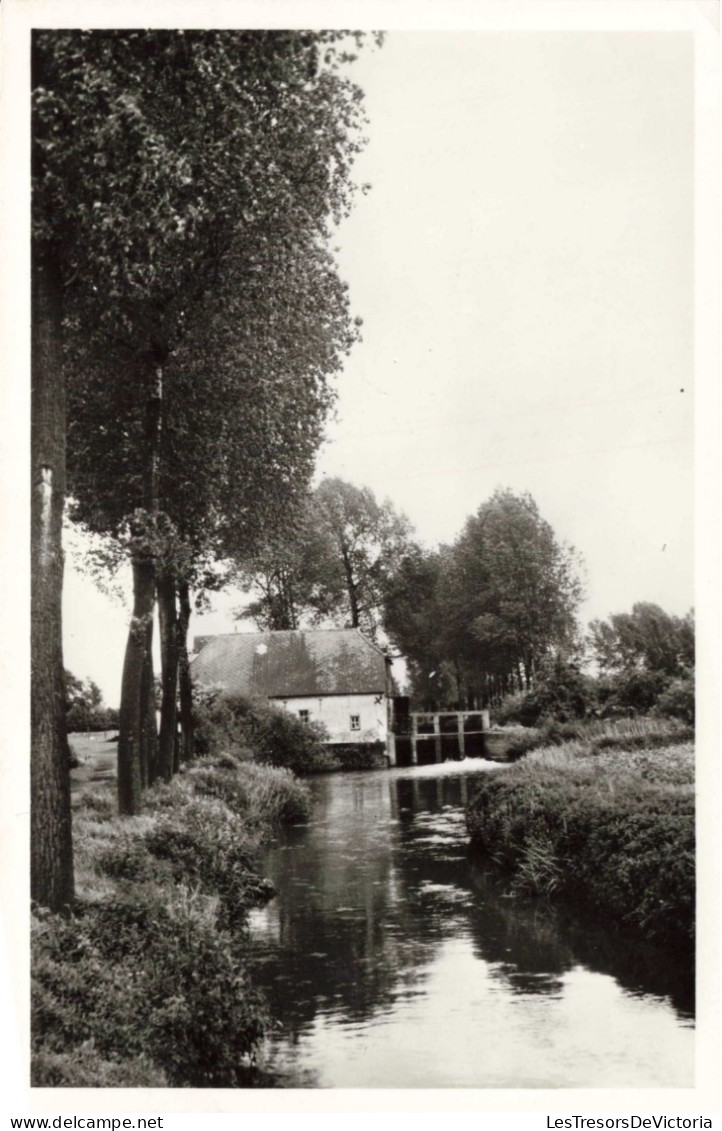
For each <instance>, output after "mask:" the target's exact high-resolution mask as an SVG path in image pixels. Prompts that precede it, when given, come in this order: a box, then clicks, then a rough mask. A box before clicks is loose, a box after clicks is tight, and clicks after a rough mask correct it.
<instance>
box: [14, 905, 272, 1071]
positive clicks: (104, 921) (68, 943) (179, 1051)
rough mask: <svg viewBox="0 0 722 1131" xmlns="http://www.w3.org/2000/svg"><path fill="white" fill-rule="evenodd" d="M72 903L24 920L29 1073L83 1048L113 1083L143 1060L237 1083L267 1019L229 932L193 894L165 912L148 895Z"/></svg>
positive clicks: (62, 1067)
mask: <svg viewBox="0 0 722 1131" xmlns="http://www.w3.org/2000/svg"><path fill="white" fill-rule="evenodd" d="M78 910H79V912H80V914H78V915H76V917H75V918H72V919H68V920H63V919H61V918H60V917H58V916H53V915H46V916H44V917H43V919H42V920H40V921H38V922H36V924H35V929H34V931H33V940H32V943H33V951H32V954H33V959H32V961H33V995H32V1020H33V1026H32V1031H33V1037H34V1045H35V1053H36V1054H37V1059H36V1067H35V1070H34V1073H35V1075H36V1077H39V1078H40V1079H48V1076H49V1074H52V1073H53V1072H54V1073H55V1074H56V1076H57V1074H59V1073H60V1074H63V1073H65V1074H66V1075H67V1074H68V1065H67V1062H65V1063H63V1062H60V1061H59V1060H58V1057H59V1056H60V1055H67V1051H68V1049H82V1048H85V1049H86V1050H87V1049H88V1048H90V1047H92V1049H93V1053H94V1055H96V1056H97V1058H98V1067H99V1068H101V1069H102V1070H101V1079H102V1075H103V1074H105V1075H106V1076H107V1074H108V1072H111V1074H112V1077H113V1082H114V1083H116V1084H117V1085H118V1084H120V1082H121V1078H123V1077H125V1078H124V1079H122V1083H123V1085H124V1086H133V1084H134V1083H135V1085H136V1086H138V1084H139V1082H138V1079H137V1077H138V1072H139V1065H140V1064H141V1063H148V1062H150V1065H152V1069H153V1073H154V1074H155V1075H157V1077H158V1078H160V1075H161V1074H163V1075H164V1076H165V1077H166V1078H167V1081H168V1082H169V1083H170V1084H171V1085H178V1084H183V1085H190V1086H192V1087H237V1086H238V1085H239V1084H241V1083H243V1079H244V1074H245V1063H244V1059H245V1058H247V1057H248V1056H249V1055H250V1054H251V1053H252V1052H253V1050H254V1049H255V1047H256V1046H257V1044H258V1042H259V1040H260V1039H261V1037H262V1035H263V1032H264V1028H265V1025H266V1021H267V1018H266V1013H265V1009H264V1007H263V1005H262V1002H261V999H260V997H259V995H258V994H257V993H256V992H255V991H254V990H253V989H252V987H251V986H250V984H249V981H248V976H247V971H246V967H245V965H244V963H243V961H242V959H240V958H239V950H238V944H237V941H236V940H234V938H233V936H232V935H230V934H229V933H228V932H226V931H223V930H219V928H218V926H217V925H216V924H215V923H213V922H212V921H211V920H209V918H208V917H207V916H206V915H204V914H203V913H199V912H198V911H197V909H195V908H194V907H193V906H192V905H191V904H187V905H186V908H185V913H184V910H183V908H180V909H179V907H178V906H176V907H174V908H173V913H172V914H171V911H170V910H169V908H168V907H167V906H166V904H165V902H164V900H163V896H162V895H161V896H158V895H157V894H156V895H155V896H154V897H150V898H149V899H148V900H147V901H146V902H141V901H140V900H139V899H138V893H137V892H136V893H135V897H134V899H133V900H132V901H130V900H114V901H110V902H105V903H102V904H98V905H94V906H85V907H80V908H79V909H78ZM89 1042H91V1043H92V1045H90V1044H89ZM103 1064H111V1065H119V1066H120V1067H118V1068H117V1070H116V1069H115V1068H113V1069H112V1071H111V1069H109V1068H102V1065H103ZM79 1071H80V1069H78V1072H79ZM78 1072H76V1073H75V1079H77V1076H78ZM69 1082H71V1081H69ZM93 1083H94V1084H95V1086H97V1085H98V1080H97V1079H94V1080H93Z"/></svg>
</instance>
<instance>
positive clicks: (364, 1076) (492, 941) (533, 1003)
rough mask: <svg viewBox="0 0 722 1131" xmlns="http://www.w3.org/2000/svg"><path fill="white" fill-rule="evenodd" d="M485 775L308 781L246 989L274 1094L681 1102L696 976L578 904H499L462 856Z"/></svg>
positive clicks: (471, 763)
mask: <svg viewBox="0 0 722 1131" xmlns="http://www.w3.org/2000/svg"><path fill="white" fill-rule="evenodd" d="M504 772H505V771H504V767H500V766H497V765H495V764H493V763H489V762H483V761H480V760H472V759H469V760H467V761H466V762H463V763H444V764H442V765H439V766H428V767H414V768H410V769H403V770H390V771H378V772H374V773H352V774H338V775H328V776H324V777H321V778H317V779H315V780H312V782H311V790H312V792H313V812H312V816H311V820H310V822H309V823H308V824H307V825H305V826H295V827H292V828H290V829H287V830H285V831H284V832H283V833H282V834H281V835H280V836H279V838H278V840H277V841H276V842H275V843H274V844H273V845H272V846H271V847H270V849H269V851H268V853H267V855H266V858H265V860H264V861H263V872H264V874H265V875H267V876H269V877H270V878H271V879H272V880H273V883H274V884H275V886H276V888H277V891H278V894H277V896H276V898H275V899H273V900H272V901H271V902H270V903H269V904H268V905H267V906H266V907H264V908H262V909H260V910H257V911H254V912H253V914H252V920H251V949H252V953H253V960H254V968H255V969H256V971H257V977H256V981H257V982H258V983H259V984H260V985H261V986H262V987H263V989H264V990H265V992H266V995H267V997H268V999H269V1003H270V1006H271V1011H272V1014H273V1016H274V1018H275V1019H276V1020H277V1023H278V1027H277V1029H276V1030H275V1031H274V1032H273V1034H272V1035H271V1036H270V1037H269V1038H268V1039H267V1040H266V1043H265V1046H264V1048H263V1051H262V1055H261V1057H260V1064H261V1066H262V1067H263V1069H264V1070H266V1071H268V1072H270V1073H271V1074H272V1075H273V1077H274V1078H275V1079H277V1080H278V1082H279V1084H280V1085H281V1086H288V1087H333V1088H363V1087H374V1088H392V1087H403V1088H424V1087H436V1088H443V1087H459V1088H584V1087H618V1088H621V1087H637V1088H640V1087H665V1086H666V1087H691V1086H692V1085H693V1083H694V1079H693V1077H694V1025H693V1013H692V1010H693V993H692V987H691V979H690V978H689V976H687V975H686V974H685V972H684V971H682V970H680V968H679V963H678V961H673V960H668V958H667V956H666V955H665V954H664V953H663V952H661V951H659V950H655V949H652V948H650V947H646V946H644V945H640V944H638V943H630V942H629V941H628V940H622V939H620V938H619V937H618V936H617V935H616V934H615V933H614V932H612V931H610V930H607V929H605V928H604V927H603V926H602V925H600V924H598V923H590V922H589V920H584V919H583V918H581V917H580V916H579V915H578V914H577V912H576V911H575V910H574V909H573V908H569V907H559V906H556V907H554V906H550V905H548V904H546V903H545V902H543V901H539V900H532V899H513V898H509V895H508V892H507V889H506V886H505V884H504V882H503V881H502V880H501V879H500V878H499V877H498V875H496V874H495V873H494V872H493V870H491V869H489V867H488V866H486V865H485V864H484V862H483V861H480V860H479V859H478V858H475V856H474V854H473V853H472V852H470V850H469V847H468V837H467V835H466V829H465V825H464V805H465V802H466V799H467V796H468V794H469V792H470V791H471V790H473V788H474V778H475V776H476V775H478V774H481V773H504Z"/></svg>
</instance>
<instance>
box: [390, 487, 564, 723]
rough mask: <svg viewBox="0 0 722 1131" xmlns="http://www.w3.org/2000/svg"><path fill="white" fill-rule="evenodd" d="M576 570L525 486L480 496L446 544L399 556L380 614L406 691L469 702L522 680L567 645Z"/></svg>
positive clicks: (529, 679)
mask: <svg viewBox="0 0 722 1131" xmlns="http://www.w3.org/2000/svg"><path fill="white" fill-rule="evenodd" d="M578 570H579V561H578V558H577V556H576V554H575V552H574V551H573V550H572V549H571V548H570V547H568V546H566V545H564V544H563V543H561V542H560V541H559V540H558V539H557V537H556V536H555V534H554V531H553V530H552V528H551V526H550V525H549V523H548V522H546V521H545V520H544V519H543V518H542V517H541V515H540V513H539V508H538V507H537V504H536V503H535V501H534V500H533V498H532V497H531V495H529V494H523V495H519V496H517V495H514V494H513V492H511V491H509V490H497V491H496V492H495V493H494V495H493V496H492V498H491V499H490V500H489V501H488V502H486V503H484V504H482V506H481V507H480V508H479V510H478V512H477V513H476V515H473V516H472V517H471V518H469V519H467V522H466V524H465V526H464V529H463V530H462V532H461V534H460V535H459V537H458V538H457V539H456V541H455V542H454V544H453V545H452V546H450V547H443V546H442V547H441V548H440V549H439V550H438V551H436V552H435V553H432V554H429V555H427V554H424V553H423V552H421V551H419V550H418V549H417V550H416V551H415V552H414V553H412V554H411V555H409V556H407V557H406V558H403V559H402V560H401V563H400V566H399V568H398V570H397V572H396V574H395V576H394V577H393V578H392V581H391V583H390V584H389V585H387V596H386V605H385V617H386V623H387V625H388V628H389V633H390V635H391V637H392V639H393V640H394V642H395V643H396V644H397V645H398V646H399V647H400V648H401V649H402V650H403V651H404V652H405V654H406V655H407V657H408V659H409V661H410V670H411V674H412V678H413V686H414V693H415V695H416V696H417V697H419V698H420V699H422V700H426V701H429V702H438V701H439V700H442V701H443V700H446V702H453V703H454V704H456V705H457V706H459V707H463V706H467V707H471V708H474V707H479V706H482V705H485V704H486V703H489V702H497V701H499V699H500V698H501V697H502V696H503V695H505V694H508V693H509V692H510V691H513V690H514V689H518V690H523V689H529V688H530V687H531V686H532V684H533V682H534V679H535V676H536V674H537V672H538V670H539V666H540V664H541V663H542V661H543V660H544V659H545V658H548V657H551V656H555V655H559V656H561V657H562V658H565V657H568V656H570V655H572V654H573V653H574V651H575V648H576V645H577V639H576V633H577V630H576V619H575V618H576V611H577V608H578V605H579V602H580V600H581V595H582V587H581V582H580V580H579V577H578ZM432 679H433V681H434V682H433V683H431V680H432Z"/></svg>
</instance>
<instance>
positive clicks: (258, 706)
mask: <svg viewBox="0 0 722 1131" xmlns="http://www.w3.org/2000/svg"><path fill="white" fill-rule="evenodd" d="M195 717H196V742H197V748H198V751H199V753H201V754H211V755H218V754H227V753H230V754H232V755H233V756H235V757H236V758H238V759H240V760H251V759H253V760H255V761H257V762H262V763H265V764H266V765H269V766H285V767H287V768H288V769H291V770H293V771H294V772H295V773H297V774H311V773H319V772H323V771H324V770H327V769H329V768H331V760H330V758H329V755H328V752H327V750H326V748H325V745H324V743H325V740H326V737H327V736H326V731H325V729H324V728H323V727H322V726H321V725H320V724H318V723H304V722H301V720H300V719H297V718H294V716H293V715H290V714H289V713H288V712H287V711H284V710H281V709H280V708H278V707H273V706H271V705H270V704H268V703H264V702H260V701H258V700H253V699H249V698H247V697H246V696H244V695H228V694H223V693H218V692H213V691H211V692H209V693H203V692H199V693H197V695H196V707H195Z"/></svg>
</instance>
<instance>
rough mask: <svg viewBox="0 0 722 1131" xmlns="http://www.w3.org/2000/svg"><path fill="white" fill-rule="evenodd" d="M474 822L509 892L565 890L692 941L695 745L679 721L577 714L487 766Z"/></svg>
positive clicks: (641, 928)
mask: <svg viewBox="0 0 722 1131" xmlns="http://www.w3.org/2000/svg"><path fill="white" fill-rule="evenodd" d="M467 825H468V828H469V832H470V834H471V838H472V842H473V843H474V844H475V845H476V846H477V847H478V848H479V849H480V850H482V851H483V852H484V853H485V854H486V855H487V856H488V857H489V858H490V859H491V860H493V861H494V862H495V863H496V864H497V865H498V866H499V867H500V868H501V869H503V870H504V871H506V872H507V874H508V875H509V876H510V878H511V890H512V892H513V893H517V894H522V893H525V894H533V895H544V896H549V897H557V896H565V897H568V898H571V899H574V900H576V901H578V902H580V903H583V904H585V905H587V906H589V907H591V908H593V909H595V910H596V911H598V912H600V913H602V914H603V915H604V916H605V918H607V919H608V920H611V921H613V922H614V923H616V924H617V925H618V926H619V927H620V928H621V929H624V930H629V931H632V932H636V933H638V934H641V935H643V936H644V937H645V938H648V939H651V940H654V941H656V942H660V943H662V942H663V943H664V944H665V945H667V946H672V947H676V948H679V949H680V950H681V951H685V952H691V951H692V948H693V943H694V909H695V808H694V747H693V744H692V740H691V733H690V731H689V730H688V729H685V728H683V727H682V726H681V724H679V723H674V722H672V723H668V722H665V721H663V720H655V719H650V720H645V719H636V720H625V721H623V722H620V723H610V722H607V723H601V722H597V723H594V724H591V725H590V726H587V727H586V728H584V727H581V726H580V727H578V728H577V733H576V735H575V737H570V738H569V740H567V741H565V742H563V743H561V744H557V745H547V746H541V747H539V748H537V749H535V750H533V751H532V752H530V753H528V754H527V756H526V757H525V758H524V759H523V760H522V761H520V762H517V763H516V764H514V765H512V766H510V767H509V768H508V769H506V770H504V771H503V772H502V773H499V774H493V775H492V774H489V775H486V776H485V777H484V778H483V779H482V781H481V783H480V786H479V789H478V791H477V793H476V794H475V796H474V797H473V798H472V800H471V801H470V803H469V805H468V808H467Z"/></svg>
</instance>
